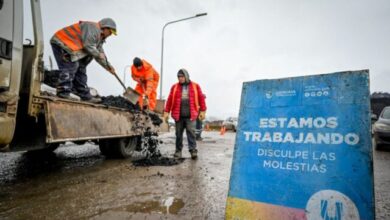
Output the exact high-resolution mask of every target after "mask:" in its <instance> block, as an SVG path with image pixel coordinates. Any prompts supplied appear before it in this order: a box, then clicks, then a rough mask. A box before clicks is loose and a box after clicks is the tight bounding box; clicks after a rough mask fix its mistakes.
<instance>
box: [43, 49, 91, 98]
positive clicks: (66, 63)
mask: <svg viewBox="0 0 390 220" xmlns="http://www.w3.org/2000/svg"><path fill="white" fill-rule="evenodd" d="M51 47H52V49H53V54H54V57H55V59H56V61H57V65H58V68H59V70H60V71H59V76H58V86H57V95H58V94H61V95H69V94H70V93H71V92H73V93H75V94H76V95H78V96H80V98H81V99H82V100H89V99H91V98H92V96H91V94H90V93H89V87H88V85H87V80H88V77H87V65H88V64H89V63H90V62H91V61H92V57H91V56H87V57H84V58H83V59H81V60H77V61H74V62H72V61H71V59H70V54H69V53H67V52H66V51H65V50H64V49H62V48H61V47H60V46H58V45H56V44H51Z"/></svg>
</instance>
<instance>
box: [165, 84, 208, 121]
mask: <svg viewBox="0 0 390 220" xmlns="http://www.w3.org/2000/svg"><path fill="white" fill-rule="evenodd" d="M188 88H189V90H188V91H189V99H190V100H189V101H190V114H191V118H190V119H191V121H193V120H195V119H196V118H197V117H198V115H199V111H206V101H205V96H204V95H203V93H202V90H201V88H200V86H199V85H198V84H197V83H195V82H192V81H190V83H189V84H188ZM181 92H182V85H181V84H180V83H176V84H175V85H173V86H172V88H171V91H170V93H169V96H168V100H167V103H166V105H165V112H168V113H169V112H171V115H172V118H173V119H174V120H175V121H178V120H179V119H180V105H181Z"/></svg>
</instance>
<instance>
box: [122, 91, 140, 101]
mask: <svg viewBox="0 0 390 220" xmlns="http://www.w3.org/2000/svg"><path fill="white" fill-rule="evenodd" d="M123 96H124V97H125V98H126V99H127V100H129V101H130V102H131V103H132V104H133V105H135V104H137V102H138V99H139V97H140V94H139V93H138V92H137V91H135V90H134V89H132V88H130V87H128V88H127V89H126V91H125V93H123Z"/></svg>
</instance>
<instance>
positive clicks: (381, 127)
mask: <svg viewBox="0 0 390 220" xmlns="http://www.w3.org/2000/svg"><path fill="white" fill-rule="evenodd" d="M373 130H374V139H375V143H376V148H377V149H378V148H380V147H381V146H382V145H390V106H387V107H385V108H384V109H383V110H382V112H381V114H380V115H379V118H378V120H377V121H376V122H375V124H374V126H373Z"/></svg>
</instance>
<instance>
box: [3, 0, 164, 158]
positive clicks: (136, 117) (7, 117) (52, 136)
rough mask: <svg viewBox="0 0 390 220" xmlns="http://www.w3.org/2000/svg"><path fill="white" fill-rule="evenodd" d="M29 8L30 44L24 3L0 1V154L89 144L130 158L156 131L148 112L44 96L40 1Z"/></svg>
mask: <svg viewBox="0 0 390 220" xmlns="http://www.w3.org/2000/svg"><path fill="white" fill-rule="evenodd" d="M30 4H31V11H32V26H33V32H34V33H33V34H34V44H31V41H30V43H27V44H24V43H23V42H24V33H23V0H0V27H1V28H0V151H1V152H5V151H25V150H27V151H30V150H42V151H52V150H54V149H56V148H57V147H58V146H59V145H60V144H61V143H65V142H74V143H76V144H83V143H85V142H86V141H93V142H95V143H97V144H99V148H100V150H101V152H102V154H104V155H106V156H110V157H129V156H131V154H132V152H133V151H134V150H135V149H136V146H137V144H139V142H140V138H141V137H142V136H143V135H144V134H145V133H146V132H148V133H151V132H157V131H158V129H159V128H158V125H157V124H156V123H154V122H153V120H152V118H153V117H151V113H148V112H145V111H130V110H129V109H124V108H118V107H111V106H107V105H102V104H93V103H88V102H82V101H73V100H67V99H61V98H58V97H56V96H53V95H49V94H47V93H46V92H44V91H43V90H42V87H43V85H44V84H43V82H44V76H45V75H44V72H45V68H44V62H43V51H44V50H43V45H44V43H43V42H44V39H43V27H42V18H41V9H40V1H39V0H31V1H30Z"/></svg>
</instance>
